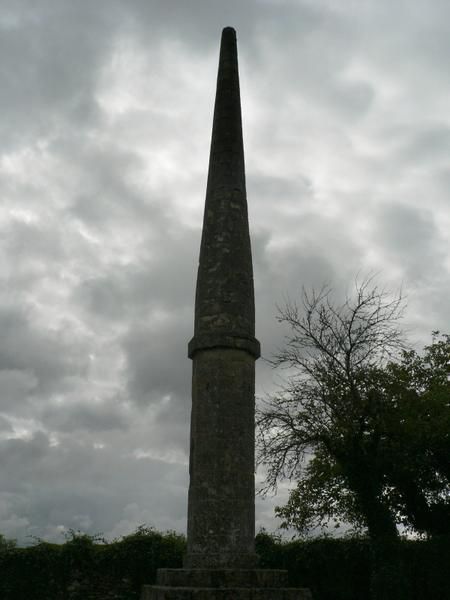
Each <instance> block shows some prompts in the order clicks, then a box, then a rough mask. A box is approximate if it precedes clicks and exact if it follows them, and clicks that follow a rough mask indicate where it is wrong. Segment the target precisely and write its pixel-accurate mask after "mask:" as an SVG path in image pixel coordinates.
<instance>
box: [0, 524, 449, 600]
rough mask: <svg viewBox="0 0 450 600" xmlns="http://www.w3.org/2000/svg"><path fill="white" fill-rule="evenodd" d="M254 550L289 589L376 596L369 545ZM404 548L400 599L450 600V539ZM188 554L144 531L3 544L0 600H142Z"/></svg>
mask: <svg viewBox="0 0 450 600" xmlns="http://www.w3.org/2000/svg"><path fill="white" fill-rule="evenodd" d="M256 546H257V552H258V554H259V557H260V567H262V568H264V567H265V568H282V569H287V570H288V571H289V577H290V584H291V585H292V586H295V587H297V586H299V587H309V588H310V589H311V590H312V592H313V596H314V599H315V600H361V599H364V600H366V599H368V598H369V597H370V591H369V590H370V585H371V584H370V581H371V564H372V563H371V560H372V557H373V547H372V546H371V545H370V543H369V542H368V540H365V539H359V538H349V539H324V538H322V539H314V540H311V541H306V542H305V541H292V542H282V541H281V540H278V539H276V538H274V537H272V536H270V535H267V534H264V533H262V534H259V535H258V536H257V538H256ZM400 548H401V560H402V564H403V572H402V575H401V576H402V592H403V593H402V597H404V598H407V599H408V600H423V599H424V598H430V599H432V600H450V585H449V565H450V538H449V537H442V538H436V539H433V540H429V541H402V543H401V547H400ZM184 552H185V540H184V538H183V536H180V535H177V534H174V533H166V534H161V533H158V532H156V531H153V530H149V529H146V528H141V529H139V530H138V531H137V532H136V533H134V534H132V535H130V536H127V537H125V538H123V539H122V540H121V541H118V542H112V543H106V544H100V543H96V542H95V540H94V539H92V538H90V537H89V536H85V535H73V536H72V539H70V540H68V541H67V542H66V543H65V544H49V543H45V542H40V543H38V544H36V545H35V546H32V547H30V548H14V547H7V545H4V546H3V548H2V546H1V545H0V574H1V576H0V599H1V600H30V599H32V600H138V599H139V595H140V590H141V587H142V585H143V584H144V583H147V584H148V583H153V582H154V581H155V575H156V569H157V568H159V567H172V568H177V567H180V566H181V564H182V557H183V554H184ZM388 567H389V565H388Z"/></svg>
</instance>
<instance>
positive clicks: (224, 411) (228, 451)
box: [185, 27, 259, 568]
mask: <svg viewBox="0 0 450 600" xmlns="http://www.w3.org/2000/svg"><path fill="white" fill-rule="evenodd" d="M254 333H255V307H254V291H253V272H252V257H251V248H250V235H249V227H248V215H247V198H246V189H245V171H244V150H243V142H242V123H241V106H240V93H239V75H238V62H237V45H236V32H235V31H234V29H232V28H231V27H227V28H225V29H224V30H223V32H222V40H221V48H220V58H219V70H218V76H217V91H216V101H215V107H214V122H213V132H212V139H211V152H210V162H209V173H208V184H207V190H206V201H205V213H204V220H203V234H202V242H201V249H200V261H199V268H198V278H197V291H196V300H195V325H194V337H193V339H192V340H191V342H190V343H189V356H190V357H191V358H192V360H193V375H192V415H191V449H190V486H189V501H188V548H187V555H186V559H185V566H186V567H189V568H232V567H239V568H249V567H252V566H254V564H255V553H254V535H255V531H254V527H255V526H254V523H255V500H254V497H255V496H254V494H255V490H254V403H255V399H254V381H255V359H256V358H258V356H259V343H258V341H257V340H256V339H255V337H254Z"/></svg>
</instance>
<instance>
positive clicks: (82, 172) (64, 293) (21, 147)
mask: <svg viewBox="0 0 450 600" xmlns="http://www.w3.org/2000/svg"><path fill="white" fill-rule="evenodd" d="M449 24H450V4H449V3H448V1H446V0H442V1H441V0H434V1H433V2H430V1H429V0H428V1H425V0H423V1H422V0H408V1H407V2H406V1H401V0H394V1H392V0H377V1H375V0H358V1H356V0H341V1H339V2H337V1H333V0H314V1H313V0H295V1H294V0H277V1H276V0H228V1H227V2H222V1H219V0H192V1H187V0H126V1H125V0H122V1H121V0H96V1H95V2H92V1H90V0H77V1H76V2H74V1H72V0H39V2H36V1H32V0H15V1H14V2H11V1H8V0H2V1H1V2H0V55H1V63H0V114H1V120H0V130H1V136H0V139H1V146H0V151H1V156H0V189H1V196H0V198H1V212H0V248H1V251H0V277H1V287H0V340H1V343H0V532H1V533H3V534H4V535H6V536H10V537H14V538H18V539H20V540H21V541H23V542H24V543H29V538H27V536H29V535H34V536H41V537H44V538H46V539H48V540H55V541H63V539H64V538H63V537H62V535H61V533H62V532H63V531H64V530H66V529H68V528H73V529H79V530H82V531H86V532H89V533H95V532H103V533H104V535H105V536H107V537H109V538H113V537H116V536H120V535H123V534H126V533H129V532H130V531H132V530H133V529H134V528H135V527H136V526H138V525H139V524H142V523H146V524H148V525H153V526H155V527H157V528H158V529H167V528H171V529H176V530H178V531H183V530H184V527H185V519H186V494H187V482H188V477H187V461H188V457H187V447H188V435H189V412H190V369H191V364H190V361H189V360H188V359H187V357H186V351H187V342H188V340H189V339H190V337H191V335H192V329H193V295H194V284H195V272H196V263H197V258H198V250H199V243H200V234H201V231H200V226H201V221H202V211H203V202H204V191H205V184H206V173H207V163H208V150H209V141H210V131H211V122H212V111H213V101H214V92H215V89H214V87H215V78H216V69H217V59H218V49H219V40H220V32H221V29H222V27H224V26H226V25H233V26H234V27H235V28H236V29H237V33H238V44H239V60H240V76H241V93H242V108H243V121H244V138H245V150H246V166H247V192H248V200H249V213H250V228H251V234H252V243H253V254H254V265H255V288H256V304H257V336H258V338H259V339H260V340H261V344H262V349H263V355H264V356H266V357H270V356H271V353H272V352H273V350H274V348H275V347H276V346H277V344H279V343H280V342H281V340H282V335H283V332H282V330H281V329H280V326H279V325H278V324H277V323H276V320H275V315H276V308H275V304H276V303H282V301H283V297H285V296H286V295H287V294H289V295H290V296H291V297H295V296H296V295H298V292H299V290H300V288H301V286H302V285H305V286H306V287H311V286H318V285H320V284H322V283H323V282H325V281H327V282H329V283H331V284H333V285H335V286H336V287H337V288H339V289H345V288H346V287H349V286H351V284H352V282H353V280H354V277H355V275H356V274H357V273H363V274H364V273H368V272H373V271H377V272H379V278H380V280H381V282H382V283H384V284H387V285H389V286H393V287H395V286H397V285H398V284H400V283H402V284H403V287H404V291H405V292H406V294H407V296H408V305H409V306H408V310H407V313H406V318H405V325H406V326H408V328H409V331H410V335H411V338H412V339H413V341H414V342H415V343H417V344H421V343H424V342H426V341H428V339H429V333H430V331H431V330H432V329H441V330H442V331H449V329H450V327H449V322H450V307H449V303H448V298H449V296H450V282H449V274H450V253H449V237H450V236H449V231H450V212H449V210H448V203H449V191H448V190H449V184H450V170H449V150H450V115H449V105H450V86H449V77H448V62H449V55H450V27H449ZM275 379H276V375H275V374H274V373H273V372H272V371H271V369H270V368H269V367H268V366H267V365H265V364H264V363H263V361H259V363H258V370H257V389H258V393H259V394H262V393H264V392H265V391H270V389H271V386H273V381H274V380H275ZM277 502H280V498H278V499H277V498H275V499H269V500H267V501H265V502H263V501H261V500H258V502H257V526H259V525H265V526H266V527H268V528H269V529H272V530H273V529H275V528H276V527H277V522H276V521H275V520H274V519H273V505H274V503H277Z"/></svg>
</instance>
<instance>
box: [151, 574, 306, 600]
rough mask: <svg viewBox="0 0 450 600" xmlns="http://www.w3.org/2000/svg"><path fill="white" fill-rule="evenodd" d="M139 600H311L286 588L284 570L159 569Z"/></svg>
mask: <svg viewBox="0 0 450 600" xmlns="http://www.w3.org/2000/svg"><path fill="white" fill-rule="evenodd" d="M141 600H312V595H311V592H310V591H309V590H308V589H305V588H302V589H296V588H289V587H288V577H287V571H282V570H272V569H158V573H157V581H156V585H145V586H144V587H143V589H142V595H141Z"/></svg>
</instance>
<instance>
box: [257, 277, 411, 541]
mask: <svg viewBox="0 0 450 600" xmlns="http://www.w3.org/2000/svg"><path fill="white" fill-rule="evenodd" d="M404 307H405V303H404V300H403V297H402V294H401V292H398V293H397V294H396V295H394V296H393V295H392V294H390V293H389V292H388V291H387V290H385V289H380V288H379V287H377V286H376V285H375V284H374V280H373V278H368V279H365V280H364V281H362V282H355V289H354V293H353V294H352V295H349V296H347V298H346V299H345V301H344V302H343V303H341V304H338V303H336V302H335V301H334V300H333V293H332V289H331V288H330V287H328V286H325V287H323V288H322V289H321V290H320V291H319V292H316V291H312V292H307V291H306V290H305V289H303V293H302V298H301V303H300V305H297V304H296V303H293V302H291V301H288V302H287V303H286V305H285V307H284V308H282V309H279V316H278V320H279V321H280V322H282V323H286V324H288V325H289V327H290V330H291V332H290V334H289V335H288V336H287V337H286V339H285V345H284V347H283V348H282V349H280V350H279V351H278V353H277V354H276V356H275V358H274V360H273V365H274V366H277V367H283V368H286V369H288V376H287V378H286V383H285V385H284V387H283V388H282V389H281V390H280V391H279V392H278V393H276V394H274V395H272V396H270V397H269V398H266V399H265V400H264V401H263V402H262V403H261V407H260V409H259V411H258V418H257V425H258V446H259V461H260V462H262V463H265V464H266V465H267V467H268V477H267V482H266V483H267V488H266V489H268V488H275V487H276V485H277V483H278V481H280V479H282V478H288V479H291V480H292V479H294V480H296V481H298V482H299V485H300V487H301V484H303V494H304V495H305V497H306V496H308V493H309V496H308V498H307V499H308V500H311V498H315V501H316V502H317V506H316V507H315V512H314V510H312V512H311V506H309V507H306V504H305V502H306V500H305V502H304V506H303V508H304V509H305V510H304V511H303V513H302V515H303V521H301V519H300V522H301V523H303V526H304V527H307V526H308V524H309V525H311V523H314V520H313V519H311V518H309V519H308V517H307V515H309V517H311V515H315V516H316V517H319V518H318V521H319V522H320V521H321V520H323V518H324V517H325V515H326V513H327V512H328V513H333V510H334V511H335V512H336V513H338V514H339V513H340V515H341V516H342V515H343V516H344V517H345V516H346V514H348V512H352V513H353V517H354V520H356V521H357V520H358V518H357V517H355V515H356V514H357V515H359V517H360V518H359V520H360V521H361V522H362V523H364V524H365V525H366V526H367V527H368V529H369V532H370V533H371V535H373V536H374V537H376V536H382V535H391V536H395V535H396V533H397V531H396V526H395V519H394V518H393V516H392V514H391V511H390V510H389V509H388V508H387V506H386V503H385V502H384V498H383V496H384V494H385V489H384V482H383V473H382V469H381V468H380V465H379V460H378V457H379V453H380V449H381V448H382V446H383V435H382V431H381V429H380V428H379V427H378V426H377V419H378V417H379V414H380V413H379V408H380V406H379V405H380V401H381V400H380V394H379V391H380V390H379V385H380V378H379V377H378V376H377V375H378V374H379V372H380V370H382V369H383V367H384V365H385V364H386V363H387V361H389V360H391V359H392V358H393V357H394V356H395V355H398V354H399V353H400V352H401V351H402V350H403V349H404V348H405V341H404V336H403V332H402V329H401V328H400V325H399V321H400V319H401V317H402V314H403V310H404ZM307 455H309V456H310V460H308V461H306V462H305V458H306V456H307ZM311 456H312V458H311ZM324 469H325V471H324ZM327 470H328V471H327ZM324 472H327V473H328V479H327V477H324V476H323V475H324ZM318 474H319V475H320V477H319V478H318V477H317V476H318ZM321 477H322V479H321ZM318 481H321V484H320V485H321V486H322V487H321V488H320V489H318V487H317V483H318ZM339 481H340V485H337V486H336V482H339ZM314 486H316V487H314ZM327 486H328V487H327ZM337 489H340V490H341V492H342V494H343V495H342V497H341V498H339V497H337V496H336V490H337ZM327 490H328V491H327ZM327 494H328V495H327ZM297 508H298V505H297ZM306 508H309V512H308V510H306ZM346 511H347V513H346ZM316 521H317V519H316Z"/></svg>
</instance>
